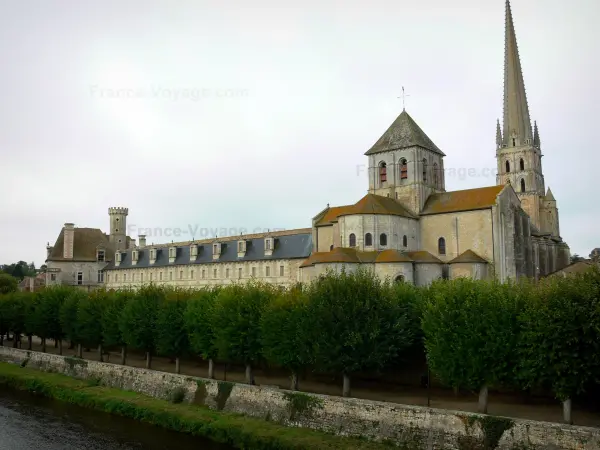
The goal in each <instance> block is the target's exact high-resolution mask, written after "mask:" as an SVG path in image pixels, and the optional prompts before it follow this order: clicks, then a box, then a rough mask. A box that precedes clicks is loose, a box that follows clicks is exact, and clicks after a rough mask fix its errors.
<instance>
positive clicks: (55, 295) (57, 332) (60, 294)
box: [32, 285, 73, 355]
mask: <svg viewBox="0 0 600 450" xmlns="http://www.w3.org/2000/svg"><path fill="white" fill-rule="evenodd" d="M71 292H73V288H71V287H68V286H61V285H58V286H52V287H47V288H45V289H43V290H42V291H40V293H39V296H38V298H37V301H36V303H35V311H34V313H33V315H34V318H33V323H32V325H33V334H35V335H37V336H39V337H40V338H41V339H42V351H43V352H45V351H46V339H48V338H50V339H54V340H55V341H56V342H57V345H58V351H59V353H60V354H61V355H62V339H63V338H64V332H63V330H62V326H61V322H60V311H61V307H62V305H63V303H64V301H65V299H66V298H67V297H69V295H70V294H71Z"/></svg>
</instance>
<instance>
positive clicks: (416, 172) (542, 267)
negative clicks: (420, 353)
mask: <svg viewBox="0 0 600 450" xmlns="http://www.w3.org/2000/svg"><path fill="white" fill-rule="evenodd" d="M504 57H505V68H504V115H503V123H502V125H501V124H500V121H498V123H497V126H496V159H497V165H498V176H497V180H496V185H495V186H487V187H482V188H477V189H468V190H461V191H450V192H448V191H446V184H445V177H444V173H445V172H444V158H445V157H446V155H445V154H444V152H443V151H442V150H441V149H440V148H439V147H438V146H437V145H436V144H435V143H434V142H433V141H432V140H431V139H430V138H429V137H428V136H427V134H426V133H425V132H424V131H423V130H422V129H421V127H419V125H418V124H417V123H416V122H415V121H414V120H413V118H412V117H411V116H410V115H409V114H408V112H406V110H404V111H402V113H401V114H400V115H399V116H398V117H397V118H396V120H394V122H393V123H392V124H391V125H390V126H389V128H388V129H387V130H386V131H385V133H383V135H382V136H381V137H380V138H379V139H378V140H377V141H376V142H375V144H374V145H373V146H372V147H371V148H370V149H369V150H368V151H367V152H366V153H365V155H366V156H367V158H368V162H369V164H368V167H369V169H368V171H369V177H368V178H369V185H368V191H367V194H366V195H365V196H364V197H363V198H362V199H360V200H358V201H357V202H356V203H354V204H351V205H345V206H334V207H330V206H328V207H327V208H325V209H324V210H323V211H321V212H319V213H318V214H317V215H316V216H315V217H314V218H313V219H312V226H311V228H308V229H298V230H288V231H283V232H281V231H280V232H277V233H262V234H256V235H249V236H231V237H226V238H215V239H208V240H202V241H190V242H182V243H171V244H164V245H150V246H148V245H146V242H145V241H146V239H145V236H139V245H138V246H135V243H134V241H133V240H131V239H130V238H128V237H126V236H125V235H124V234H119V233H120V232H117V228H118V227H119V226H120V227H121V229H122V230H124V229H125V223H124V222H125V219H126V214H125V215H123V214H120V215H119V214H113V213H111V212H110V211H116V210H115V209H112V208H111V210H109V214H110V217H111V233H110V235H109V236H107V235H104V234H102V233H101V232H100V231H99V230H96V231H95V232H94V233H93V236H91V235H90V237H89V238H83V237H82V238H81V239H80V241H78V240H77V236H78V233H77V230H89V229H75V234H74V237H73V234H72V233H73V231H72V230H73V229H72V225H71V224H67V225H68V226H67V225H65V228H64V229H63V231H62V232H61V234H60V236H59V238H58V240H57V243H56V245H55V246H54V249H58V250H54V249H52V248H50V249H49V259H48V263H49V268H50V267H51V266H50V262H51V263H52V267H57V265H58V264H66V262H67V261H68V262H69V264H67V265H66V266H64V267H65V273H64V274H63V275H62V276H61V279H63V280H67V281H69V282H72V281H73V282H75V281H77V282H79V280H80V278H81V277H80V273H81V270H84V269H81V268H82V267H83V266H82V263H83V262H84V261H85V262H89V264H91V265H90V267H89V269H86V270H88V271H89V272H90V275H89V276H91V277H93V275H94V273H93V272H94V271H95V270H99V271H100V272H98V275H97V276H98V280H100V278H101V277H103V281H104V284H105V285H106V286H107V287H110V288H118V287H125V286H139V285H142V284H145V283H150V282H152V283H159V284H169V285H177V286H188V287H193V286H205V285H215V284H225V283H231V282H234V281H244V280H250V279H262V280H264V281H267V282H271V283H274V284H278V285H290V284H293V283H296V282H298V281H301V282H308V281H310V280H313V279H314V278H315V277H318V276H319V275H320V274H322V273H324V272H325V271H327V270H329V269H331V270H334V271H340V270H342V269H345V270H349V271H351V270H356V269H357V268H359V267H366V268H369V269H371V270H372V271H374V273H376V274H378V275H379V276H380V277H382V278H389V279H391V280H394V281H405V282H410V283H415V284H417V285H426V284H429V283H431V282H432V281H433V280H435V279H438V278H457V277H464V276H467V277H473V278H478V279H481V278H489V277H497V278H498V279H499V280H501V281H506V280H509V279H518V278H521V277H530V278H535V279H538V278H540V277H542V276H545V275H547V274H549V273H553V272H556V271H558V270H560V269H562V268H564V267H566V266H567V265H568V264H569V262H570V251H569V247H568V246H567V244H566V243H565V242H564V241H563V240H562V238H561V236H560V226H559V217H558V208H557V202H556V199H555V197H554V195H553V194H552V192H551V191H550V188H548V189H547V190H546V187H545V180H544V174H543V171H542V151H541V142H540V135H539V130H538V126H537V123H534V126H533V128H532V125H531V120H530V117H529V106H528V103H527V97H526V93H525V84H524V81H523V73H522V69H521V63H520V60H519V53H518V49H517V40H516V36H515V29H514V24H513V18H512V13H511V9H510V4H509V2H508V1H507V2H506V27H505V55H504ZM119 221H120V224H119ZM87 233H88V232H87V231H81V234H82V235H87ZM89 233H91V232H89ZM113 234H114V236H113ZM80 245H81V246H82V250H78V246H80ZM100 249H104V250H105V251H107V250H108V249H110V250H111V251H113V252H114V253H113V254H112V255H111V256H110V258H109V256H108V254H107V253H104V254H103V258H104V259H103V260H102V264H106V267H104V268H103V270H102V268H101V267H99V266H97V265H93V261H91V260H90V261H87V259H86V258H90V259H93V257H94V255H96V256H98V257H99V255H100V253H98V252H99V251H100ZM76 257H77V258H79V260H78V261H77V262H76V261H75V259H76ZM96 263H98V264H99V263H100V260H97V261H96ZM92 266H93V267H92ZM75 273H76V274H77V275H76V276H75V275H74V274H75ZM84 273H85V272H84ZM101 273H102V275H101ZM85 276H86V275H83V277H84V279H85ZM75 284H77V283H75Z"/></svg>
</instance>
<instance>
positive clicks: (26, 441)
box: [0, 387, 231, 450]
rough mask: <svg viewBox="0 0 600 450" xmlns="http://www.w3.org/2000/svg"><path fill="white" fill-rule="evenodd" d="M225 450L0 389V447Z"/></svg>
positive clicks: (12, 449) (11, 449)
mask: <svg viewBox="0 0 600 450" xmlns="http://www.w3.org/2000/svg"><path fill="white" fill-rule="evenodd" d="M32 449H34V450H95V449H98V450H116V449H119V450H133V449H136V450H141V449H144V450H168V449H177V450H191V449H194V450H196V449H203V450H229V449H231V447H228V446H224V445H221V444H215V443H213V442H210V441H207V440H205V439H201V438H196V437H193V436H189V435H185V434H182V433H175V432H171V431H167V430H164V429H162V428H159V427H154V426H151V425H148V424H144V423H141V422H137V421H135V420H131V419H127V418H123V417H118V416H112V415H110V414H106V413H102V412H99V411H93V410H89V409H85V408H80V407H77V406H73V405H69V404H67V403H63V402H59V401H56V400H50V399H45V398H41V397H34V396H32V395H30V394H27V393H23V392H16V391H12V390H7V389H5V388H2V387H0V450H32Z"/></svg>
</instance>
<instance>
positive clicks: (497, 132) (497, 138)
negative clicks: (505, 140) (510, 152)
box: [496, 119, 502, 148]
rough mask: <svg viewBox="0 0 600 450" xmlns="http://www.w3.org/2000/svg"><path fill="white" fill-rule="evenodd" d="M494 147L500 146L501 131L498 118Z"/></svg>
mask: <svg viewBox="0 0 600 450" xmlns="http://www.w3.org/2000/svg"><path fill="white" fill-rule="evenodd" d="M496 147H497V148H502V131H501V130H500V119H498V121H497V122H496Z"/></svg>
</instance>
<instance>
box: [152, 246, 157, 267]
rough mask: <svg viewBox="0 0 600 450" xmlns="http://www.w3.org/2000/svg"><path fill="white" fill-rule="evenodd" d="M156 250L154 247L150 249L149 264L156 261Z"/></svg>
mask: <svg viewBox="0 0 600 450" xmlns="http://www.w3.org/2000/svg"><path fill="white" fill-rule="evenodd" d="M157 253H158V251H157V250H156V249H155V248H151V249H150V264H154V263H155V262H156V254H157Z"/></svg>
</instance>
